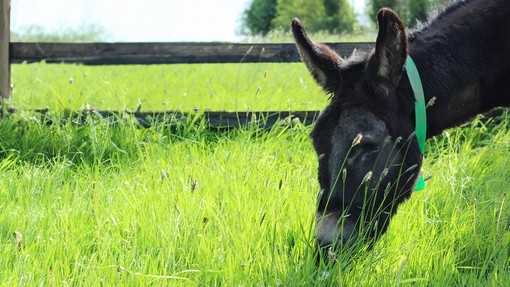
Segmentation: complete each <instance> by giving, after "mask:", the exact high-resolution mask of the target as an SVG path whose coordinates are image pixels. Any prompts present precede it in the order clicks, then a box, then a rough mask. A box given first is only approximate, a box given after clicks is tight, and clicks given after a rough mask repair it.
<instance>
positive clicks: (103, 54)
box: [0, 0, 373, 128]
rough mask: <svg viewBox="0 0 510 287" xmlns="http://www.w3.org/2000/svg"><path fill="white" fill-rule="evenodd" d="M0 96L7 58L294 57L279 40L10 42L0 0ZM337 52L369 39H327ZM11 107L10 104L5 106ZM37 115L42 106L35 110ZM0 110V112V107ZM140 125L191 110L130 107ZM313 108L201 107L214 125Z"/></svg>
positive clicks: (306, 114)
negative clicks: (225, 109)
mask: <svg viewBox="0 0 510 287" xmlns="http://www.w3.org/2000/svg"><path fill="white" fill-rule="evenodd" d="M0 17H1V21H0V99H1V98H8V97H10V96H11V86H10V64H12V63H23V62H27V63H33V62H39V61H45V62H46V63H80V64H85V65H126V64H143V65H149V64H183V63H186V64H198V63H202V64H214V63H290V62H298V61H300V59H299V55H298V53H297V50H296V47H295V45H294V44H291V43H283V44H245V43H221V42H218V43H216V42H214V43H80V44H76V43H10V24H9V21H10V20H9V19H10V0H0ZM328 45H330V46H331V47H332V48H333V49H334V50H336V51H337V52H338V53H339V54H340V55H350V54H351V53H352V51H353V50H354V49H359V50H369V49H371V48H372V47H373V43H328ZM9 112H14V110H9ZM37 112H39V113H40V114H42V115H45V114H46V111H45V110H37ZM118 113H119V112H109V111H95V110H91V111H82V112H79V113H73V115H75V116H76V115H78V116H79V117H80V118H83V116H84V115H85V116H86V115H99V116H114V115H116V114H118ZM0 114H2V112H1V111H0ZM130 114H131V115H133V116H134V117H135V118H136V119H138V121H139V122H140V123H141V124H142V126H147V125H150V124H149V122H150V120H151V119H158V118H161V117H164V116H168V115H177V116H178V117H179V118H187V117H189V116H193V115H190V114H185V113H181V112H178V111H151V112H141V111H136V112H130ZM318 114H319V111H293V112H283V111H239V112H219V111H215V112H204V113H203V115H204V117H205V118H206V120H207V121H208V122H209V123H210V124H211V125H212V126H214V127H219V128H225V127H238V126H244V125H246V124H248V123H250V122H253V121H254V119H256V120H257V121H258V122H260V123H261V124H262V125H263V126H264V127H270V126H272V125H273V124H275V123H276V122H278V121H279V120H281V119H296V118H297V119H299V120H300V121H301V122H302V123H304V124H311V123H312V122H313V121H314V120H315V119H316V118H317V116H318Z"/></svg>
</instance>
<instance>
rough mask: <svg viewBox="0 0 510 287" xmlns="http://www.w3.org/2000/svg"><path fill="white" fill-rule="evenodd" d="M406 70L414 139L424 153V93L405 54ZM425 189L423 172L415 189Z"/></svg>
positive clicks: (425, 122) (425, 124) (411, 63)
mask: <svg viewBox="0 0 510 287" xmlns="http://www.w3.org/2000/svg"><path fill="white" fill-rule="evenodd" d="M405 67H406V71H407V77H408V78H409V82H410V83H411V88H412V89H413V93H414V99H415V100H416V103H415V106H414V114H415V117H416V127H415V131H416V139H417V140H418V146H419V147H420V151H421V154H422V155H423V154H424V153H425V140H426V139H427V112H426V111H425V93H424V92H423V85H422V83H421V78H420V74H419V73H418V68H416V64H415V63H414V61H413V59H412V58H411V56H409V55H408V56H407V60H406V65H405ZM423 189H425V179H424V178H423V174H420V178H419V179H418V182H417V183H416V187H415V191H419V190H423Z"/></svg>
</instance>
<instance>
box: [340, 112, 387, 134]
mask: <svg viewBox="0 0 510 287" xmlns="http://www.w3.org/2000/svg"><path fill="white" fill-rule="evenodd" d="M385 133H386V124H385V123H384V121H382V120H381V119H379V118H378V117H377V116H376V115H375V114H374V113H372V112H371V111H370V110H369V109H367V108H364V107H353V108H348V109H345V110H343V111H342V112H341V113H340V116H339V118H338V122H337V125H336V127H335V128H334V135H336V136H342V137H345V138H346V139H352V138H353V137H355V136H357V135H358V134H361V135H362V136H363V137H365V138H366V137H369V138H370V137H374V136H375V137H377V136H378V135H382V134H385Z"/></svg>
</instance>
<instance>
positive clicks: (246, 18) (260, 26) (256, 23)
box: [242, 0, 277, 35]
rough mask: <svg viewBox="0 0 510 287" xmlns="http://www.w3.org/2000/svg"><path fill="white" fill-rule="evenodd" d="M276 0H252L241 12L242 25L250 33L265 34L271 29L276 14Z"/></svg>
mask: <svg viewBox="0 0 510 287" xmlns="http://www.w3.org/2000/svg"><path fill="white" fill-rule="evenodd" d="M276 1H277V0H253V1H252V2H251V5H250V6H249V7H248V8H247V9H246V10H244V12H243V20H242V21H243V26H244V27H245V28H247V29H248V30H249V31H250V32H251V33H252V34H262V35H265V34H267V33H268V32H269V31H271V29H272V28H273V26H272V20H273V19H274V18H275V16H276Z"/></svg>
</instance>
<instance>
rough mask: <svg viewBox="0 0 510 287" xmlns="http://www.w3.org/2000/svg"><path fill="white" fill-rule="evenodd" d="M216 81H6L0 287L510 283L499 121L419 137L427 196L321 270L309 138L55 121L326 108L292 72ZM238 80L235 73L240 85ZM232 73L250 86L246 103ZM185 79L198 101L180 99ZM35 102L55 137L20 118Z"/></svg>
mask: <svg viewBox="0 0 510 287" xmlns="http://www.w3.org/2000/svg"><path fill="white" fill-rule="evenodd" d="M217 68H218V66H215V65H212V66H211V67H208V66H199V65H196V66H195V65H191V66H150V67H130V66H127V67H123V68H121V67H82V66H72V65H44V64H37V65H20V66H14V67H13V73H14V74H13V79H14V81H15V90H14V92H15V93H14V99H13V101H12V103H11V104H12V105H14V106H15V107H21V108H22V111H21V112H20V113H18V114H16V115H14V116H12V117H10V118H4V119H2V120H1V121H0V134H2V137H1V138H0V147H1V148H0V178H1V180H0V210H2V212H1V213H0V286H39V285H43V286H68V285H72V286H147V285H156V286H374V285H376V286H510V198H509V196H508V193H509V191H510V190H509V185H508V183H509V182H510V169H508V167H509V166H510V124H509V122H510V118H509V115H508V114H504V115H503V116H502V117H500V118H498V119H495V120H491V121H489V122H485V123H484V122H482V121H481V120H479V119H477V120H476V121H474V122H473V123H470V124H467V125H466V126H464V127H462V128H457V129H452V130H449V131H447V132H445V133H444V134H443V135H441V136H439V137H436V138H433V139H431V140H429V141H428V142H427V159H426V161H425V166H424V169H425V170H426V174H427V175H429V176H432V178H431V179H430V180H429V181H428V182H427V189H426V190H425V191H421V192H417V193H415V194H414V195H413V197H412V198H411V199H410V200H409V201H408V202H406V203H405V204H403V205H402V206H401V208H400V209H399V212H398V214H397V215H396V216H395V217H394V219H393V221H392V223H391V225H390V228H389V231H388V233H387V234H386V235H385V236H384V237H383V238H382V239H381V240H380V241H379V242H378V243H377V244H376V245H375V247H374V249H373V250H372V251H360V252H359V253H358V254H356V255H355V257H354V259H352V260H351V261H350V264H348V263H349V260H348V259H347V257H346V256H345V254H339V255H340V257H339V258H340V259H339V261H338V262H337V263H334V262H332V263H331V264H320V265H318V266H317V265H316V263H315V261H314V258H313V256H312V252H313V249H312V248H311V247H312V245H313V228H314V222H313V220H314V214H315V211H314V209H315V199H316V196H317V193H318V189H319V187H318V183H317V180H316V170H317V162H316V156H315V154H314V151H313V148H312V145H311V142H310V140H309V138H308V134H309V132H310V129H311V128H310V127H303V126H301V125H299V124H294V125H292V126H289V125H281V126H277V127H275V128H273V129H272V130H270V131H262V130H259V129H257V128H255V127H248V128H246V129H243V130H237V131H231V132H224V133H216V132H212V131H209V130H207V129H206V128H205V127H204V126H203V125H200V124H196V125H194V124H193V123H192V122H189V123H184V124H182V125H179V126H177V128H175V127H171V126H169V125H168V124H165V123H161V124H158V125H155V126H153V127H151V128H149V129H143V128H140V127H138V126H137V125H136V124H135V123H133V122H132V121H129V120H128V121H125V120H124V119H119V121H118V122H115V123H114V124H112V122H111V121H105V120H100V119H93V118H90V119H89V120H88V121H87V122H86V123H85V124H84V125H75V124H73V123H71V122H67V121H65V120H64V119H62V121H59V118H58V115H59V114H60V111H62V110H65V109H78V108H79V107H80V106H84V105H86V104H90V105H92V106H94V107H98V108H104V109H124V108H129V107H132V106H136V104H137V101H138V98H140V99H142V102H143V107H144V108H147V109H149V108H150V109H162V108H168V109H181V108H182V109H189V108H191V107H193V105H196V104H197V103H198V104H200V105H201V106H200V108H202V109H207V108H211V109H214V110H216V109H220V110H223V109H227V110H230V109H235V108H236V105H235V104H232V103H231V101H234V102H235V101H237V108H238V109H239V110H242V109H244V108H246V107H250V108H252V109H253V110H256V109H272V108H274V109H297V107H300V106H301V104H302V103H304V102H306V101H309V102H310V103H311V104H309V105H308V106H307V107H310V108H321V106H322V105H324V103H325V100H324V99H323V98H320V96H321V92H320V91H318V90H316V88H315V86H313V82H311V79H310V78H309V76H308V75H307V74H306V71H305V70H303V68H302V67H299V66H298V65H294V64H291V65H284V64H281V65H274V66H273V65H267V66H266V65H265V64H264V65H262V66H261V67H259V66H257V65H247V66H246V67H242V65H227V66H226V67H223V68H222V69H221V70H224V72H223V75H218V73H216V72H212V71H213V70H214V69H217ZM250 69H253V71H252V72H250ZM174 70H175V71H174ZM177 70H179V72H176V71H177ZM182 71H189V75H190V76H189V78H190V79H189V80H182V81H178V80H177V79H173V80H174V81H175V84H174V85H171V84H168V83H167V82H166V80H168V79H170V78H173V77H181V78H183V79H186V77H184V76H182V75H183V74H181V72H182ZM235 71H243V73H246V74H245V75H243V76H242V77H241V76H240V77H239V78H243V79H239V81H241V82H242V84H237V83H236V81H237V80H236V79H231V77H237V74H236V72H235ZM264 72H267V75H268V76H267V77H264V76H263V75H264ZM130 73H134V75H130ZM230 73H231V74H230ZM251 73H253V74H251ZM287 73H289V74H291V75H293V76H289V75H287ZM294 73H295V74H294ZM85 74H88V76H84V75H85ZM220 74H222V73H220ZM136 75H138V76H143V75H145V77H146V78H144V79H143V80H140V79H137V78H136ZM158 75H160V76H158ZM169 75H172V76H169ZM227 75H229V76H227ZM244 76H249V77H252V79H253V80H254V81H255V82H257V81H260V83H264V85H265V86H263V89H262V90H263V91H264V92H263V93H262V92H261V93H259V97H260V98H258V99H257V98H256V97H255V96H254V94H253V88H255V87H257V86H258V85H259V84H255V83H251V81H249V80H246V79H244ZM70 77H73V78H74V81H73V83H72V84H69V82H68V80H69V78H70ZM81 77H83V78H81ZM89 77H90V78H89ZM207 77H211V79H213V80H212V81H213V82H214V87H215V88H214V90H215V91H220V90H221V91H222V92H217V94H216V96H215V97H218V98H217V99H216V98H215V97H210V96H209V94H208V93H204V92H207V91H208V88H206V87H203V85H204V83H206V81H205V80H204V79H206V78H207ZM299 78H302V83H299V81H300V80H299ZM280 79H284V80H283V82H280V81H281V80H280ZM291 79H293V80H292V81H295V82H294V84H295V86H294V87H290V86H291V83H290V81H291ZM82 81H83V82H82ZM222 81H224V82H222ZM80 82H82V83H80ZM107 83H109V84H107ZM142 83H143V86H142ZM192 83H195V84H193V85H195V86H194V90H196V91H197V92H196V94H195V95H194V96H189V97H188V98H186V97H182V95H181V96H179V94H180V93H181V92H183V91H187V90H188V89H189V90H190V91H191V90H192V89H191V88H190V86H192ZM243 84H251V87H252V88H246V87H243V86H242V85H243ZM108 85H110V86H109V88H107V87H108ZM236 85H237V88H235V87H236ZM260 85H262V84H260ZM283 85H288V86H289V93H287V92H285V91H284V90H285V89H284V88H282V86H283ZM165 87H166V88H168V89H170V87H171V89H172V92H168V94H167V95H166V96H165V94H164V89H165ZM220 87H221V88H220ZM231 88H232V89H233V90H232V91H230V89H231ZM236 89H237V90H236ZM307 89H309V90H308V92H307ZM271 90H274V93H275V94H274V93H271ZM174 91H179V92H174ZM200 91H201V92H202V94H201V93H199V92H200ZM236 91H237V92H239V94H236ZM80 93H81V95H80ZM190 93H191V92H190ZM170 94H172V95H177V96H176V97H177V98H178V100H177V99H173V97H171V96H170ZM204 94H205V98H207V100H204V101H203V102H200V101H198V100H197V101H195V99H199V97H200V96H201V95H202V96H203V95H204ZM139 95H140V96H139ZM149 95H151V96H149ZM276 95H278V96H276ZM307 96H309V97H310V98H309V99H308V100H307ZM235 97H237V100H232V98H235ZM245 97H246V98H245ZM211 98H212V99H211ZM165 99H167V101H168V104H167V105H162V101H164V100H165ZM188 99H190V100H189V101H188ZM273 101H274V104H271V103H272V102H273ZM277 102H278V103H277ZM282 102H283V103H282ZM39 106H49V107H50V108H51V109H52V110H54V111H55V112H54V113H55V114H54V115H53V117H54V119H57V123H56V124H54V125H45V124H42V123H41V120H40V119H39V118H38V117H33V116H32V115H31V113H30V112H29V111H25V109H26V107H39ZM342 255H344V256H342Z"/></svg>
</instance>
